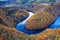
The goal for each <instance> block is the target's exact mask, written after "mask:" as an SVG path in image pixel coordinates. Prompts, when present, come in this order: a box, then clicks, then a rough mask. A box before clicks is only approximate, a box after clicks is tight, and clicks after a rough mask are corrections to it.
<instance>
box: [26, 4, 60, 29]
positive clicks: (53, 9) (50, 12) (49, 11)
mask: <svg viewBox="0 0 60 40" xmlns="http://www.w3.org/2000/svg"><path fill="white" fill-rule="evenodd" d="M59 10H60V6H58V4H57V5H55V6H46V7H45V8H43V9H42V10H41V11H40V12H37V13H35V14H34V15H33V16H32V17H31V18H30V19H29V20H28V21H27V22H26V24H25V28H26V29H27V30H39V29H45V28H47V27H48V26H50V25H51V24H52V23H53V22H54V21H55V20H56V18H57V16H59V15H60V13H59Z"/></svg>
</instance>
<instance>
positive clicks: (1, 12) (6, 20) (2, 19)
mask: <svg viewBox="0 0 60 40" xmlns="http://www.w3.org/2000/svg"><path fill="white" fill-rule="evenodd" d="M28 16H29V13H28V12H27V11H26V10H24V9H20V8H13V7H12V8H9V7H6V8H0V23H1V24H4V25H6V26H8V27H15V26H16V24H17V23H19V22H21V21H23V20H24V19H26V18H27V17H28Z"/></svg>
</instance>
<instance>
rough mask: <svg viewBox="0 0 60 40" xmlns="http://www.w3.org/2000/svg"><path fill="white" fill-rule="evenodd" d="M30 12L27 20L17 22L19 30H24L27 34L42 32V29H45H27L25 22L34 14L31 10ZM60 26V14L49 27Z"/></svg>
mask: <svg viewBox="0 0 60 40" xmlns="http://www.w3.org/2000/svg"><path fill="white" fill-rule="evenodd" d="M29 14H30V16H29V17H28V18H27V19H26V20H24V21H22V22H20V23H18V24H17V26H16V29H17V30H19V31H22V32H24V33H26V34H36V33H40V32H41V31H43V30H38V31H29V30H26V28H25V26H24V24H25V23H26V21H27V20H28V19H29V18H30V17H31V16H32V15H34V14H33V13H31V12H29ZM59 27H60V16H59V17H58V18H57V19H56V21H55V22H54V23H53V24H52V25H51V26H50V27H49V28H59Z"/></svg>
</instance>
